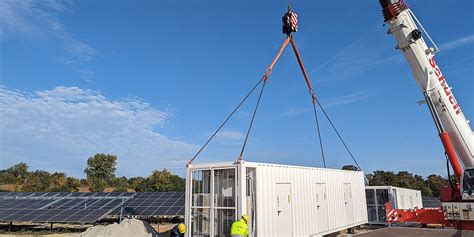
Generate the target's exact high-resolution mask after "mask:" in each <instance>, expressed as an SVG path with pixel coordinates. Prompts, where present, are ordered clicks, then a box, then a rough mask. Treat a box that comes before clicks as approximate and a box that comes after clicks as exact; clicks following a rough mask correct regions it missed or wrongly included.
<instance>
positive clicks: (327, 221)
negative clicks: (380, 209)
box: [185, 161, 367, 237]
mask: <svg viewBox="0 0 474 237" xmlns="http://www.w3.org/2000/svg"><path fill="white" fill-rule="evenodd" d="M186 180H187V182H186V214H185V222H186V226H188V227H189V231H187V236H230V234H229V233H230V226H231V224H232V222H234V221H235V220H237V219H239V218H240V216H241V215H243V214H247V215H249V217H250V219H251V220H250V222H249V223H248V225H249V233H250V236H258V237H265V236H322V235H325V234H329V233H334V232H337V231H340V230H344V229H347V228H351V227H355V226H358V225H361V224H365V223H367V207H366V200H365V185H364V174H363V172H360V171H345V170H334V169H323V168H312V167H302V166H289V165H279V164H265V163H254V162H245V161H241V162H223V163H209V164H192V165H189V166H188V168H187V172H186Z"/></svg>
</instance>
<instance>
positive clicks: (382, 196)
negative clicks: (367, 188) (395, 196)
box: [377, 189, 390, 206]
mask: <svg viewBox="0 0 474 237" xmlns="http://www.w3.org/2000/svg"><path fill="white" fill-rule="evenodd" d="M389 201H390V199H389V197H388V189H377V205H383V206H385V203H387V202H389Z"/></svg>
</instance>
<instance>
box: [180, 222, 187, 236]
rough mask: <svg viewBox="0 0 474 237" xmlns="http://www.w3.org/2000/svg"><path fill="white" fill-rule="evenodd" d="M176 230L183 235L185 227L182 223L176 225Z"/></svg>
mask: <svg viewBox="0 0 474 237" xmlns="http://www.w3.org/2000/svg"><path fill="white" fill-rule="evenodd" d="M178 230H179V233H181V234H184V232H186V226H185V225H184V224H183V223H180V224H179V225H178Z"/></svg>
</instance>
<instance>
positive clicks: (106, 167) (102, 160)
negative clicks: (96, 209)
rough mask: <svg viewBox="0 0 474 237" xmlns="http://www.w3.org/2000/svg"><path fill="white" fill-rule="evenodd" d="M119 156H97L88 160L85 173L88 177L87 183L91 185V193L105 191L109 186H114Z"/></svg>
mask: <svg viewBox="0 0 474 237" xmlns="http://www.w3.org/2000/svg"><path fill="white" fill-rule="evenodd" d="M116 164H117V156H115V155H108V154H107V155H106V154H96V155H94V157H89V159H87V168H86V169H85V170H84V173H86V175H87V181H88V182H89V183H90V185H91V186H90V189H91V191H95V192H100V191H103V190H104V188H105V187H107V185H110V184H112V182H113V180H114V178H115V170H116V169H115V165H116Z"/></svg>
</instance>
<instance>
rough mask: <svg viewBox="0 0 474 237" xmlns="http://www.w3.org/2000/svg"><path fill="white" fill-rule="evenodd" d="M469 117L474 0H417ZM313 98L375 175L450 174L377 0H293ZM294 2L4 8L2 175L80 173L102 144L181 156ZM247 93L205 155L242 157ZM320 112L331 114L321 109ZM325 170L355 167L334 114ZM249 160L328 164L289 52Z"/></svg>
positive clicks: (144, 169) (135, 159) (131, 154)
mask: <svg viewBox="0 0 474 237" xmlns="http://www.w3.org/2000/svg"><path fill="white" fill-rule="evenodd" d="M408 3H409V4H410V5H411V7H412V10H413V11H414V12H415V14H417V16H418V18H419V19H420V20H421V21H422V23H423V24H424V26H425V28H426V29H427V30H428V31H429V32H430V34H431V36H432V37H433V39H434V40H435V41H436V42H437V43H438V45H439V46H440V48H441V50H442V51H441V52H440V53H439V54H438V55H437V62H438V64H439V66H440V67H441V69H442V70H443V72H444V74H445V76H446V78H447V80H448V82H449V83H450V85H451V86H452V87H453V92H454V93H455V95H456V97H457V100H458V102H459V104H460V105H461V106H462V108H463V111H464V113H465V115H466V117H467V118H468V119H469V118H471V119H472V118H473V117H474V98H473V93H472V91H473V89H474V85H473V83H474V82H473V76H474V70H473V69H474V28H472V27H469V26H472V25H473V24H474V18H473V12H474V2H472V1H454V0H449V1H448V0H436V1H427V0H411V1H408ZM291 4H292V7H293V9H294V10H295V11H296V12H297V13H298V14H299V17H300V31H299V32H298V33H296V34H295V39H296V42H297V43H298V46H299V49H300V51H301V54H302V57H303V61H304V62H305V64H306V67H307V70H308V71H309V72H310V77H311V80H312V82H313V85H314V87H315V90H316V93H317V96H318V98H319V99H320V101H321V102H322V103H323V105H325V107H326V108H327V111H328V113H329V114H330V116H331V117H332V119H333V122H334V123H335V124H336V126H337V127H338V129H339V130H340V131H341V133H342V135H343V137H344V138H345V139H346V142H347V143H348V145H349V147H350V148H351V150H352V151H353V153H354V154H355V156H356V158H357V159H358V160H359V163H360V165H361V166H362V168H363V169H364V170H365V171H366V172H371V171H373V170H377V169H384V170H393V171H398V170H408V171H410V172H413V173H416V174H421V175H425V176H426V175H429V174H432V173H437V174H441V175H445V174H446V170H445V161H444V155H443V149H442V145H441V143H440V142H439V138H438V136H437V132H436V129H435V126H434V124H433V122H432V120H431V117H430V115H429V112H428V109H427V108H426V106H419V105H417V104H416V101H418V100H421V99H422V94H421V93H420V91H419V89H418V87H417V85H416V83H415V81H414V80H413V78H412V76H411V72H410V71H409V67H408V64H407V63H406V61H405V60H404V58H403V57H402V55H401V52H399V51H396V50H395V49H394V46H395V42H394V39H393V38H392V37H391V36H388V35H386V34H385V32H386V27H382V26H381V25H382V23H383V17H382V15H381V9H380V7H379V5H378V1H376V0H370V1H369V0H365V1H355V0H349V1H345V2H344V4H341V2H340V1H310V0H307V1H291ZM285 8H286V1H151V0H150V1H149V0H141V1H131V0H121V1H92V0H84V1H55V0H49V1H32V0H25V1H10V0H7V1H1V2H0V27H1V31H0V40H1V45H0V47H1V48H0V50H1V51H0V53H1V54H0V55H1V58H0V60H1V61H0V62H1V64H0V77H1V78H0V85H1V86H0V109H1V111H2V113H1V123H0V156H1V157H0V158H1V160H0V169H2V168H7V167H9V166H11V165H13V164H15V163H18V162H22V161H23V162H27V163H28V164H29V165H30V167H31V168H32V169H45V170H48V171H64V172H66V173H67V174H68V175H74V176H83V170H84V168H85V164H86V159H87V158H88V157H89V156H91V155H93V154H95V153H112V154H117V155H118V156H119V160H118V168H117V175H127V176H138V175H141V176H146V175H148V174H149V173H150V171H151V170H155V169H162V168H168V169H170V170H171V171H173V172H177V173H178V174H181V175H182V174H183V173H184V170H185V164H186V161H187V160H188V159H189V158H191V157H192V155H193V154H194V153H195V152H196V151H197V149H198V148H199V146H200V145H202V144H203V143H204V141H205V140H206V139H207V137H208V136H209V135H210V134H211V133H212V132H213V130H214V129H215V128H216V127H217V126H218V125H219V123H220V122H221V121H222V120H223V119H224V118H225V116H226V115H227V114H228V113H229V112H230V111H231V110H232V109H233V107H234V106H235V105H236V104H237V103H238V102H239V101H240V99H241V98H242V96H243V95H244V94H245V92H246V91H247V90H248V89H250V87H251V86H252V85H253V84H254V83H255V82H256V81H257V80H258V79H259V78H260V77H261V75H262V74H263V72H264V70H265V68H266V67H267V66H268V64H269V63H270V62H271V60H272V59H273V57H274V55H275V54H276V52H277V51H278V48H279V47H280V45H281V43H282V41H283V40H284V35H282V34H281V25H280V19H281V16H282V14H283V12H284V10H285ZM255 100H256V98H255V97H252V98H251V99H250V100H249V101H248V102H247V103H246V104H245V106H244V107H243V108H242V110H241V111H240V112H239V113H238V114H237V115H236V116H235V117H234V118H233V119H232V120H231V121H230V122H229V124H228V125H227V126H226V127H225V128H224V130H223V132H222V133H221V135H220V136H219V137H217V139H216V140H215V141H214V142H213V143H211V144H210V145H209V146H208V148H206V150H205V151H204V152H203V153H202V154H201V155H200V156H199V157H198V158H197V160H196V162H207V161H217V160H234V159H236V158H237V157H238V154H239V151H240V146H241V144H242V140H243V136H244V135H243V134H244V132H245V131H246V128H247V125H248V122H249V120H250V117H251V111H252V109H253V105H254V103H255ZM320 117H321V118H322V115H320ZM321 129H322V136H323V141H324V145H325V151H326V160H327V164H328V167H331V168H340V167H341V166H342V165H344V164H352V162H351V160H350V158H349V156H348V154H347V153H346V152H345V150H344V148H343V146H342V145H341V143H340V142H339V140H338V139H337V138H336V136H335V135H334V133H333V132H332V130H331V128H330V126H329V124H328V123H327V121H325V120H322V122H321ZM244 159H246V160H249V161H261V162H275V163H285V164H298V165H308V166H322V161H321V155H320V152H319V146H318V143H317V140H316V133H315V124H314V118H313V115H312V110H311V100H310V97H309V95H308V93H307V88H306V85H305V83H304V80H303V78H302V75H301V73H300V71H299V69H298V65H297V62H296V59H295V58H294V55H293V52H291V48H287V50H286V51H285V52H284V53H283V55H282V58H281V59H280V61H279V62H278V64H277V65H276V67H275V69H274V71H273V74H272V75H271V77H270V81H269V84H268V87H267V88H266V91H265V93H264V96H263V99H262V103H261V107H260V110H259V113H258V115H257V119H256V122H255V125H254V129H253V132H252V134H251V137H250V140H249V144H248V146H247V150H246V153H245V157H244Z"/></svg>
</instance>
